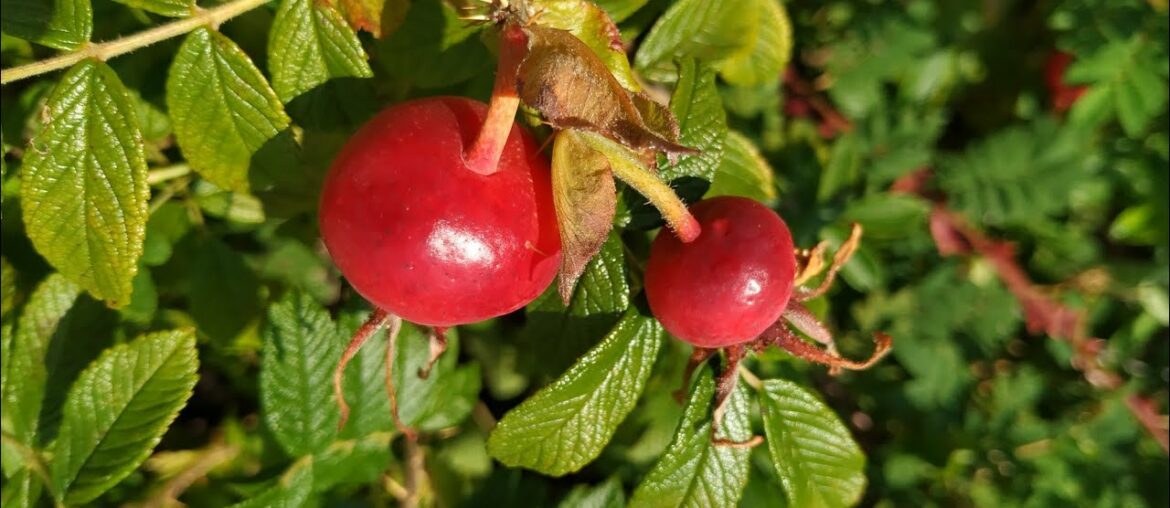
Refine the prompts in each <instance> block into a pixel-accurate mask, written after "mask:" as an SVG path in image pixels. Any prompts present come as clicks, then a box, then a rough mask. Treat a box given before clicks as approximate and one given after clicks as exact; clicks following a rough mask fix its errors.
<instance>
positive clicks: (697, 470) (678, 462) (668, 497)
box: [629, 369, 751, 508]
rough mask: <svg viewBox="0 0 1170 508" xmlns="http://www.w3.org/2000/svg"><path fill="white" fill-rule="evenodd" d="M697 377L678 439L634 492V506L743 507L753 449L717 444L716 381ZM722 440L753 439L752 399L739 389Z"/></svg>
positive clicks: (706, 375)
mask: <svg viewBox="0 0 1170 508" xmlns="http://www.w3.org/2000/svg"><path fill="white" fill-rule="evenodd" d="M696 377H698V379H697V380H696V381H695V383H694V386H693V387H692V388H691V394H690V398H689V399H688V401H687V407H686V410H685V412H684V413H683V417H682V420H681V421H680V422H679V424H678V429H677V430H676V431H675V435H674V439H673V440H672V441H671V443H670V446H668V447H667V449H666V452H665V453H663V454H662V457H661V458H659V459H658V463H657V464H654V468H653V469H651V470H650V472H649V473H647V474H646V477H645V478H643V479H642V482H641V483H639V484H638V488H636V489H634V494H633V496H632V497H631V498H630V504H629V506H630V507H633V508H644V507H663V508H665V507H678V506H712V507H724V506H726V507H730V506H736V504H737V503H738V502H739V497H740V495H741V494H742V493H743V487H744V485H746V484H747V479H748V467H749V463H748V461H749V454H750V453H751V449H749V448H732V447H725V446H715V445H714V444H713V443H712V442H711V438H712V435H711V412H712V409H713V408H712V405H713V404H714V397H715V382H714V380H713V377H712V375H711V371H710V369H703V370H702V371H700V373H699V374H698V375H697V376H696ZM718 436H719V437H721V438H724V439H730V440H733V441H739V442H742V441H746V440H747V439H748V438H750V437H751V426H750V422H749V421H748V407H747V394H746V393H744V391H743V390H742V389H741V388H739V387H738V386H737V387H736V390H735V391H734V392H732V395H731V398H730V399H729V400H728V403H727V413H726V414H724V416H723V422H722V423H721V425H720V426H719V433H718Z"/></svg>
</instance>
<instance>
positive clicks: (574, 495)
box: [558, 476, 626, 508]
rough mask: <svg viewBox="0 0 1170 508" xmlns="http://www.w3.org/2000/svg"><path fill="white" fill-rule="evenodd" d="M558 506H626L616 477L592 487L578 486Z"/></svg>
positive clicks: (608, 507) (599, 507) (617, 507)
mask: <svg viewBox="0 0 1170 508" xmlns="http://www.w3.org/2000/svg"><path fill="white" fill-rule="evenodd" d="M558 506H559V507H560V508H623V507H625V506H626V493H625V492H624V491H622V482H621V481H620V480H619V479H618V477H616V476H611V477H610V478H609V479H608V480H605V482H603V483H601V484H600V485H597V486H594V487H590V486H587V485H580V486H577V487H575V488H573V490H571V491H569V495H567V496H565V498H564V499H562V500H561V504H559V505H558Z"/></svg>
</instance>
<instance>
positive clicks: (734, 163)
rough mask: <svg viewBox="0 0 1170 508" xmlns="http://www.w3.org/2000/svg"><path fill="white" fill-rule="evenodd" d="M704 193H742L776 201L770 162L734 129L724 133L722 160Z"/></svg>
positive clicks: (714, 194)
mask: <svg viewBox="0 0 1170 508" xmlns="http://www.w3.org/2000/svg"><path fill="white" fill-rule="evenodd" d="M706 196H707V197H713V196H745V197H749V198H752V199H755V200H757V201H762V202H764V203H773V202H775V201H776V183H775V181H774V175H773V172H772V166H771V165H769V164H768V161H767V160H765V159H764V157H763V156H762V155H760V150H759V149H758V148H756V145H755V143H752V141H751V140H750V139H748V138H746V137H744V135H743V134H740V133H738V132H735V131H729V132H728V133H727V142H726V147H725V150H724V152H723V161H722V162H720V164H719V169H718V170H716V171H715V178H714V180H712V181H711V188H710V189H707V194H706Z"/></svg>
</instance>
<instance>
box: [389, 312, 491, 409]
mask: <svg viewBox="0 0 1170 508" xmlns="http://www.w3.org/2000/svg"><path fill="white" fill-rule="evenodd" d="M397 346H398V347H397V350H395V352H394V353H395V355H394V389H395V390H396V391H397V392H398V417H399V418H400V419H401V420H402V422H403V423H405V424H406V425H408V426H410V427H412V428H415V429H418V430H422V431H435V430H439V429H444V428H447V427H452V426H455V425H458V424H459V423H460V422H462V421H463V420H464V419H466V418H467V416H468V415H470V414H471V408H472V407H474V406H475V401H476V400H477V397H478V396H479V387H480V384H479V379H480V377H479V365H475V364H473V365H464V366H459V365H458V361H459V337H458V335H457V334H456V333H455V330H448V331H447V351H446V352H445V353H443V356H442V357H440V358H439V361H438V362H437V363H435V366H434V368H432V369H431V373H430V376H428V377H427V378H426V379H422V378H420V377H419V376H418V372H419V369H421V368H423V367H424V366H425V365H426V362H427V359H428V358H429V356H430V343H429V342H428V341H427V338H426V337H425V336H424V335H423V333H422V332H421V331H420V330H419V329H418V328H417V327H415V326H413V325H410V324H408V323H403V324H402V333H401V335H399V337H398V345H397Z"/></svg>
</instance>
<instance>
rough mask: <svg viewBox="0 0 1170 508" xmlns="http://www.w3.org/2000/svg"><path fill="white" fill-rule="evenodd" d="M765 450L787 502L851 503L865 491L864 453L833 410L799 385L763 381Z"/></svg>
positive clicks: (789, 382)
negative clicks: (766, 444) (782, 486)
mask: <svg viewBox="0 0 1170 508" xmlns="http://www.w3.org/2000/svg"><path fill="white" fill-rule="evenodd" d="M760 406H761V409H762V412H763V415H764V431H765V432H766V434H767V442H768V451H770V452H771V454H772V463H773V464H774V465H775V466H776V471H777V472H779V474H780V481H781V482H783V484H784V494H785V495H786V496H788V502H789V504H790V505H791V506H809V507H828V508H832V507H843V506H852V505H853V504H855V503H857V501H858V500H859V499H860V498H861V494H862V493H863V492H864V490H865V473H864V471H865V455H863V454H862V452H861V448H860V447H858V446H857V443H856V442H854V441H853V436H851V435H850V434H849V429H846V428H845V424H843V423H841V420H840V419H839V418H837V415H836V414H835V413H833V410H832V409H831V408H829V407H828V406H826V405H825V403H824V402H821V400H820V399H819V398H817V396H816V395H814V394H813V393H811V392H809V391H808V390H806V389H805V388H804V387H802V386H800V385H798V384H796V383H793V382H791V381H786V380H782V379H769V380H767V381H764V389H763V390H762V391H761V392H760Z"/></svg>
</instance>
